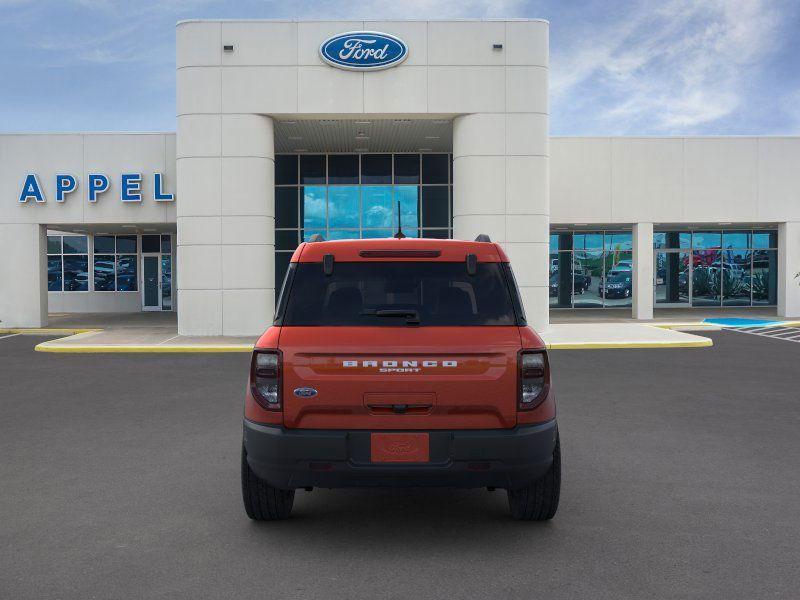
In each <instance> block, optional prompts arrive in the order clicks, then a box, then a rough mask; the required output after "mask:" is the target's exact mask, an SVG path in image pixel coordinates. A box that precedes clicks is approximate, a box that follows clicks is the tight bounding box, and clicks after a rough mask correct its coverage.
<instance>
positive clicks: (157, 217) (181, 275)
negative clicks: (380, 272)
mask: <svg viewBox="0 0 800 600" xmlns="http://www.w3.org/2000/svg"><path fill="white" fill-rule="evenodd" d="M548 62H549V61H548V24H547V22H545V21H540V20H507V21H506V20H491V21H489V20H481V21H477V20H475V21H380V22H370V21H320V22H306V21H300V22H298V21H186V22H181V23H179V24H178V25H177V59H176V68H177V124H178V125H177V133H171V132H167V133H162V132H158V133H63V134H62V133H59V134H3V135H0V241H2V248H3V252H2V253H0V327H39V326H44V325H46V324H47V320H48V312H51V313H53V312H61V313H63V312H68V313H71V312H74V313H80V312H131V311H149V310H154V311H177V319H178V330H179V333H180V334H184V335H255V334H258V333H260V332H261V331H262V330H263V329H264V328H265V327H266V326H267V324H269V323H270V321H271V319H272V312H273V307H274V304H275V296H276V292H275V291H276V289H278V290H279V289H280V284H281V281H282V278H283V274H284V273H285V271H286V268H287V264H288V262H289V258H290V257H291V254H292V251H293V250H294V249H295V248H296V247H297V246H298V244H299V243H301V242H302V241H304V240H308V239H309V238H310V236H312V235H314V234H322V235H323V236H324V238H325V239H346V238H376V237H389V236H391V235H393V233H394V232H395V231H396V229H397V224H398V221H400V222H401V223H402V229H403V232H404V233H405V234H406V235H408V236H409V237H426V238H450V237H454V238H459V239H474V238H475V237H476V236H477V235H478V234H481V233H484V234H488V235H489V236H490V238H491V239H492V241H496V242H499V243H500V244H502V246H503V248H504V249H505V251H506V253H507V254H508V255H509V257H510V259H511V261H512V265H513V267H514V270H515V274H516V278H517V280H518V284H519V286H520V290H521V294H522V296H523V300H524V303H525V307H526V312H527V314H528V319H529V322H530V323H531V324H532V325H533V326H535V327H540V328H541V327H545V326H546V324H547V323H548V320H549V318H550V314H551V313H554V312H555V311H557V310H574V311H578V310H582V309H584V308H603V309H608V310H616V311H619V312H618V313H617V314H619V315H620V316H632V317H633V318H635V319H652V318H653V316H654V311H655V314H656V315H657V314H658V310H659V309H660V308H670V307H673V308H674V307H685V308H687V309H688V308H692V307H703V308H705V309H708V308H709V307H719V308H720V309H721V310H722V309H725V308H728V307H740V308H742V307H755V308H761V309H764V310H765V311H772V312H773V313H775V314H777V315H779V316H782V317H800V285H798V281H800V280H798V279H795V278H794V274H795V273H796V272H798V271H800V138H798V137H771V136H770V137H550V136H549V134H548V114H549V112H550V106H549V104H548V74H549V70H548V69H549V67H548ZM762 312H763V311H762Z"/></svg>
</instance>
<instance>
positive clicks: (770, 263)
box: [653, 229, 778, 307]
mask: <svg viewBox="0 0 800 600" xmlns="http://www.w3.org/2000/svg"><path fill="white" fill-rule="evenodd" d="M777 246H778V232H777V231H775V230H757V229H756V230H750V229H746V230H727V229H717V230H711V229H709V230H698V231H657V232H655V233H654V234H653V247H654V254H655V256H654V261H655V265H654V269H653V270H654V276H655V301H656V305H657V306H661V307H669V306H675V307H680V306H774V305H775V304H776V303H777V290H778V251H777Z"/></svg>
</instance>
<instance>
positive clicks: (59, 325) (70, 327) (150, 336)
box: [0, 313, 720, 353]
mask: <svg viewBox="0 0 800 600" xmlns="http://www.w3.org/2000/svg"><path fill="white" fill-rule="evenodd" d="M50 321H51V324H52V327H49V328H43V329H29V330H23V329H16V330H13V333H23V334H32V335H57V336H62V337H58V338H57V339H53V340H48V341H45V342H42V343H41V344H38V345H37V346H36V350H37V351H39V352H59V353H116V352H129V353H141V352H250V351H251V350H252V349H253V344H254V343H255V341H256V339H257V337H256V336H246V337H230V336H212V337H201V336H182V335H178V329H177V323H176V321H175V317H174V314H171V315H167V316H164V314H163V313H155V314H154V315H153V314H151V315H145V316H141V313H133V314H130V315H98V314H87V315H51V319H50ZM718 329H720V326H719V325H717V324H711V323H702V322H699V321H694V322H686V321H684V322H666V321H662V322H657V323H637V322H630V321H628V322H600V323H553V324H551V325H550V326H549V327H548V328H547V329H545V330H544V331H542V332H540V335H541V337H542V339H543V340H544V342H545V344H547V347H548V348H549V349H551V350H575V349H587V350H589V349H603V348H693V347H704V346H711V345H712V341H711V340H710V339H708V338H705V337H702V336H700V335H696V334H693V333H688V331H713V330H718ZM0 331H2V330H0ZM8 331H9V332H12V330H8Z"/></svg>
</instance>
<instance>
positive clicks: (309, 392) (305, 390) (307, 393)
mask: <svg viewBox="0 0 800 600" xmlns="http://www.w3.org/2000/svg"><path fill="white" fill-rule="evenodd" d="M294 395H295V396H297V397H299V398H311V397H312V396H316V395H317V390H315V389H314V388H312V387H302V388H295V390H294Z"/></svg>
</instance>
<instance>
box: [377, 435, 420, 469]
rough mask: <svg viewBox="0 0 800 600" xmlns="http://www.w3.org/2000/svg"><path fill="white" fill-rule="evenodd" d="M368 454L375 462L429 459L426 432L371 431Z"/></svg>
mask: <svg viewBox="0 0 800 600" xmlns="http://www.w3.org/2000/svg"><path fill="white" fill-rule="evenodd" d="M370 456H371V460H372V462H377V463H407V462H408V463H418V462H428V461H430V452H429V439H428V434H427V433H373V434H371V436H370Z"/></svg>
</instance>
